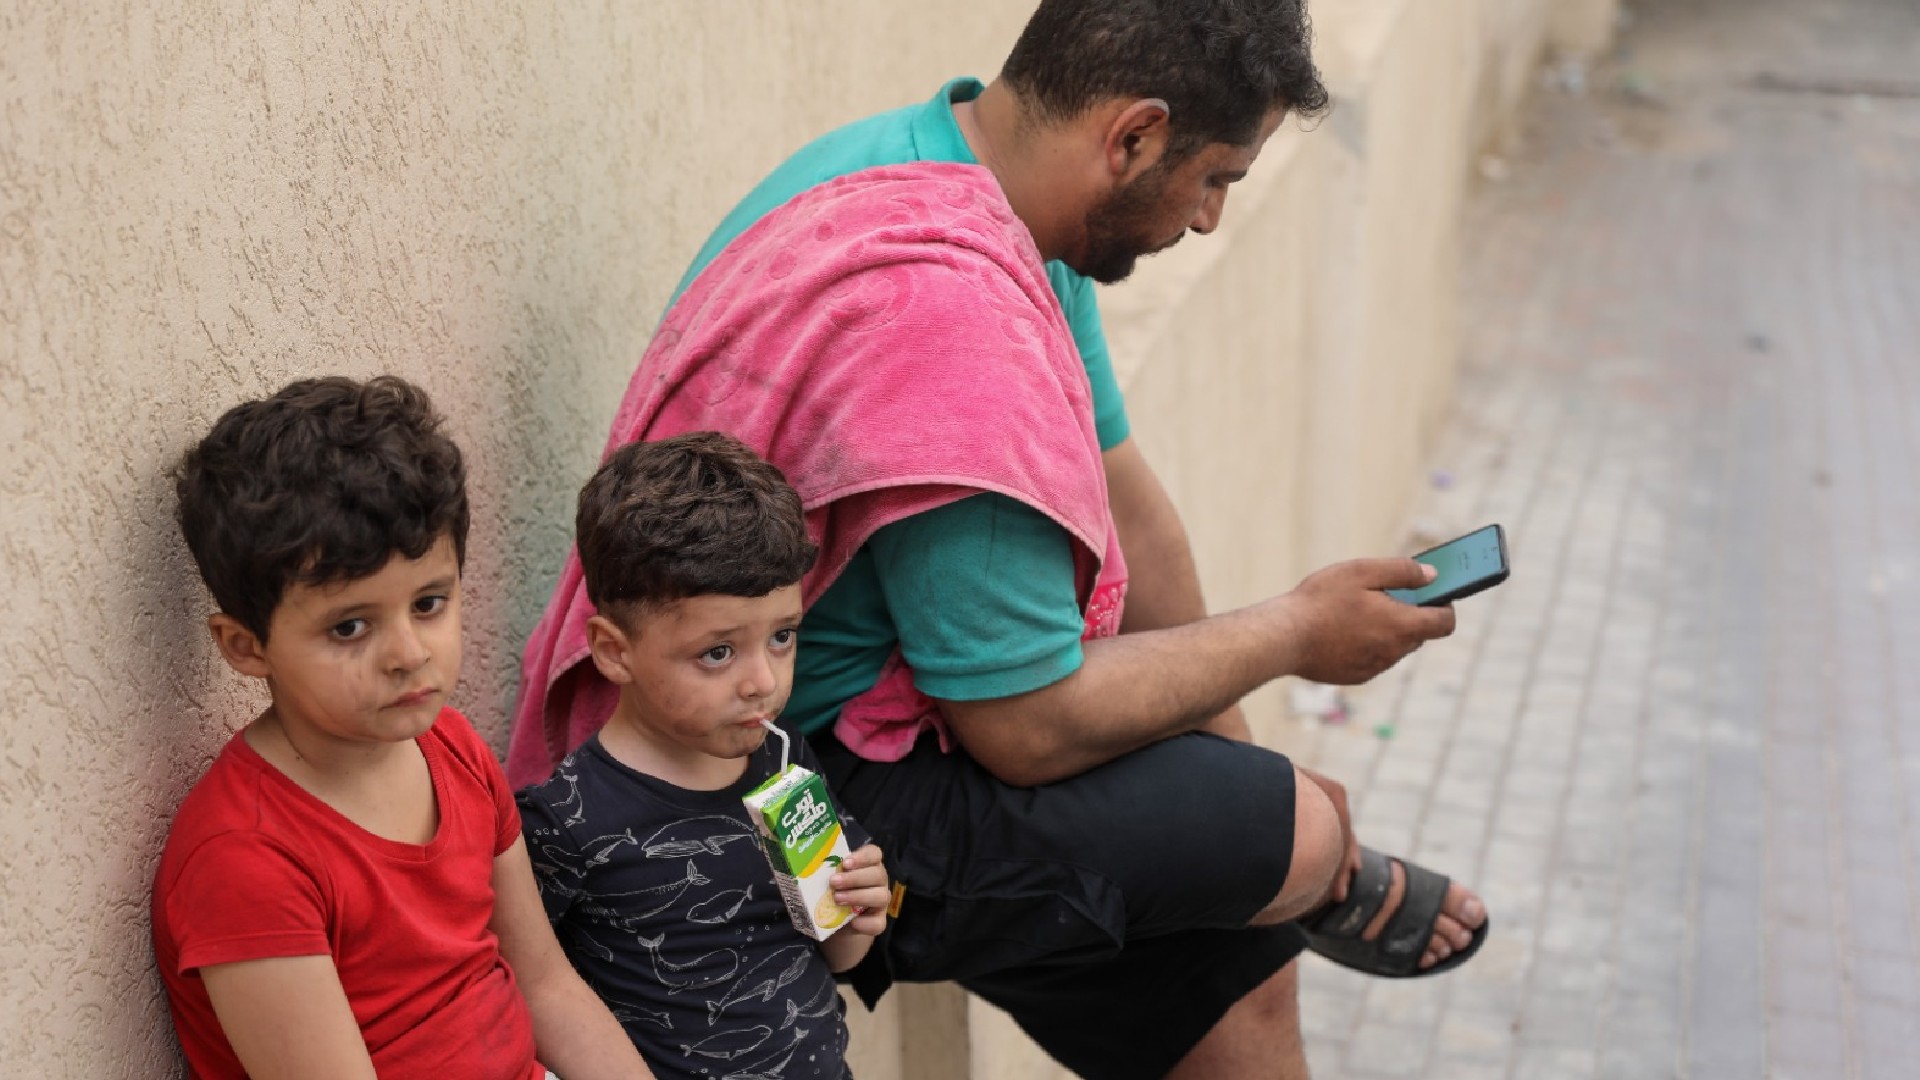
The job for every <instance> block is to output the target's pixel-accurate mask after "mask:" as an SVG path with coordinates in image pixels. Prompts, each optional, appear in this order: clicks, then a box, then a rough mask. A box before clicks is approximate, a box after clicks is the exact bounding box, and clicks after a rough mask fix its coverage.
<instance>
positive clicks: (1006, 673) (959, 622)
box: [867, 494, 1086, 701]
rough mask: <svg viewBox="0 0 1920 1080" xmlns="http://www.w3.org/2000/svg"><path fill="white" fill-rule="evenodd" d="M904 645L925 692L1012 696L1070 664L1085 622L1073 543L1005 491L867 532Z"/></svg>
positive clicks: (1050, 679)
mask: <svg viewBox="0 0 1920 1080" xmlns="http://www.w3.org/2000/svg"><path fill="white" fill-rule="evenodd" d="M867 543H868V547H869V549H870V550H871V551H872V552H873V554H874V561H875V566H876V569H877V570H878V573H879V579H880V587H881V591H882V593H883V594H884V595H885V597H886V604H887V610H888V612H889V614H890V615H891V616H892V619H893V623H894V627H895V629H896V631H897V632H898V634H899V641H900V653H901V656H902V657H904V658H905V659H906V661H907V664H908V666H909V667H911V668H912V669H913V673H914V684H915V685H916V686H918V687H919V688H920V690H921V692H922V693H925V694H927V695H929V696H931V697H936V698H943V699H945V700H948V701H982V700H987V699H990V698H1002V697H1012V696H1014V695H1016V694H1024V693H1027V692H1028V691H1031V690H1038V689H1040V688H1041V687H1043V686H1048V685H1050V684H1052V683H1055V682H1058V681H1060V680H1061V679H1064V678H1066V677H1067V676H1068V675H1071V674H1073V672H1074V671H1076V670H1078V669H1079V667H1080V662H1081V652H1080V635H1081V632H1082V630H1083V629H1084V627H1085V625H1086V624H1085V620H1084V618H1083V617H1082V615H1081V613H1080V604H1079V600H1078V598H1077V596H1076V594H1075V589H1074V569H1073V547H1072V544H1073V541H1072V540H1071V538H1070V537H1069V536H1068V535H1067V531H1066V530H1065V529H1063V528H1061V527H1060V526H1059V525H1058V524H1056V523H1055V522H1054V521H1053V520H1052V519H1051V518H1048V517H1047V516H1046V515H1044V514H1042V513H1040V512H1039V511H1038V510H1035V509H1033V508H1032V507H1030V506H1027V505H1026V504H1025V503H1022V502H1020V501H1019V500H1017V499H1012V498H1009V497H1007V496H1004V495H995V494H982V495H974V496H971V497H969V498H965V499H962V500H960V501H959V502H955V503H950V504H948V505H946V506H943V507H940V508H939V509H937V510H930V511H927V512H926V513H921V514H915V515H914V516H913V517H910V518H908V519H906V520H904V521H899V522H895V523H894V524H892V525H889V526H887V527H885V528H883V529H881V530H880V531H878V532H876V533H874V534H873V537H872V538H871V539H870V540H868V542H867Z"/></svg>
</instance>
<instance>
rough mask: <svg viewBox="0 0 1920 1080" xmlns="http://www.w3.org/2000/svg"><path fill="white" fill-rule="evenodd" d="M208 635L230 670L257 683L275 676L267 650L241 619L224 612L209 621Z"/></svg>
mask: <svg viewBox="0 0 1920 1080" xmlns="http://www.w3.org/2000/svg"><path fill="white" fill-rule="evenodd" d="M207 631H208V632H209V633H211V634H212V635H213V646H214V648H216V649H219V650H220V656H221V658H222V659H224V660H225V661H226V662H227V666H228V667H230V668H232V669H233V670H235V671H237V672H239V673H240V674H242V675H250V676H252V677H253V678H256V679H264V678H266V677H267V676H269V675H271V674H273V672H272V670H271V669H270V668H269V667H268V665H267V650H266V647H265V646H264V645H263V644H261V641H260V638H259V637H258V636H257V635H255V634H254V632H253V631H251V630H249V629H247V628H246V626H244V625H243V624H242V623H241V622H240V620H239V619H236V618H234V617H233V616H231V615H229V614H227V613H226V612H224V611H222V612H218V613H216V614H214V615H213V616H212V617H210V618H208V619H207Z"/></svg>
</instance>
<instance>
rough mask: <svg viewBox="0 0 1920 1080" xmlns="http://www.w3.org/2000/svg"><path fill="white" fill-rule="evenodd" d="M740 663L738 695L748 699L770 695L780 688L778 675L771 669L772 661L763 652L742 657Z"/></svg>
mask: <svg viewBox="0 0 1920 1080" xmlns="http://www.w3.org/2000/svg"><path fill="white" fill-rule="evenodd" d="M742 659H743V660H744V661H745V663H743V664H741V665H740V696H741V697H743V698H746V699H748V700H752V699H754V698H763V697H770V696H771V695H772V694H773V692H774V691H775V690H777V689H779V688H780V680H779V676H778V675H777V674H776V673H775V672H774V670H773V661H772V659H771V658H769V657H768V656H767V654H766V653H765V652H756V653H753V654H752V655H750V656H746V657H743V658H742Z"/></svg>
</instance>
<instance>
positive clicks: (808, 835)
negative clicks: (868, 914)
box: [744, 765, 853, 941]
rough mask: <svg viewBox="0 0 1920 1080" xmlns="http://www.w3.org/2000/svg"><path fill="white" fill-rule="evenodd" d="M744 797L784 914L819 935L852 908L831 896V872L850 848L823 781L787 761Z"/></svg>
mask: <svg viewBox="0 0 1920 1080" xmlns="http://www.w3.org/2000/svg"><path fill="white" fill-rule="evenodd" d="M744 801H745V802H746V805H747V810H748V812H749V813H750V814H751V815H752V818H753V825H754V828H755V829H756V830H757V831H758V832H759V834H760V846H761V847H762V848H764V849H765V850H766V853H767V862H768V863H769V864H770V865H771V866H772V867H773V880H774V882H775V883H776V884H778V885H779V886H780V896H781V899H783V900H785V901H786V904H787V915H788V917H789V918H791V919H792V920H793V925H794V926H795V928H797V929H798V930H799V931H800V932H801V933H803V934H806V935H807V936H808V937H811V938H813V939H815V940H817V941H823V940H825V939H826V938H828V937H829V936H831V935H832V934H833V932H834V931H835V930H837V929H839V928H840V927H842V926H844V925H846V922H847V920H848V919H850V918H852V917H853V909H852V908H849V907H846V906H845V905H843V904H841V903H840V902H839V901H837V900H835V899H834V898H833V886H832V884H831V882H832V879H833V872H834V871H835V870H836V869H838V868H839V866H840V863H841V862H842V861H844V860H845V859H846V858H847V856H848V855H850V854H852V853H851V852H850V851H849V850H848V848H847V838H846V835H845V834H844V833H843V832H842V830H841V828H840V815H839V814H838V813H837V812H836V811H835V810H834V806H833V797H832V796H831V795H829V794H828V793H827V782H826V781H825V780H824V779H822V778H821V777H820V776H819V775H817V774H816V773H814V772H813V771H812V770H810V769H803V768H801V767H800V766H798V765H789V766H788V767H787V768H786V769H784V770H782V771H781V772H780V773H779V774H778V775H776V776H774V777H773V778H772V779H770V780H768V781H767V782H766V783H764V784H761V785H760V786H759V787H757V788H754V789H753V790H752V791H750V792H748V793H747V795H746V798H745V800H744Z"/></svg>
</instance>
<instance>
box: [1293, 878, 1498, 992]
mask: <svg viewBox="0 0 1920 1080" xmlns="http://www.w3.org/2000/svg"><path fill="white" fill-rule="evenodd" d="M1394 863H1399V864H1400V866H1401V868H1402V869H1403V870H1404V871H1405V872H1406V876H1407V887H1406V892H1405V893H1403V894H1402V895H1401V898H1400V907H1399V908H1398V909H1397V910H1395V911H1394V913H1393V917H1392V918H1390V919H1388V920H1387V926H1386V929H1384V930H1382V931H1381V932H1380V936H1379V937H1377V938H1375V939H1374V940H1372V941H1367V940H1365V939H1364V938H1362V937H1361V936H1360V935H1361V933H1362V932H1363V931H1365V930H1366V928H1367V925H1368V924H1369V923H1371V922H1373V920H1374V917H1375V916H1377V915H1379V914H1380V909H1381V908H1382V907H1384V906H1385V905H1386V902H1387V893H1388V892H1389V891H1390V890H1391V889H1392V888H1393V864H1394ZM1447 884H1448V879H1447V876H1446V875H1445V874H1436V873H1434V872H1433V871H1432V870H1429V869H1427V868H1426V867H1424V866H1420V865H1418V864H1416V863H1411V862H1408V861H1407V860H1405V859H1396V858H1393V857H1392V856H1389V855H1382V854H1381V853H1380V852H1378V851H1375V850H1373V849H1372V848H1361V849H1360V870H1359V872H1358V873H1356V874H1354V875H1353V881H1352V882H1351V883H1349V884H1348V885H1347V898H1346V899H1345V900H1342V901H1340V902H1339V903H1337V904H1329V905H1328V906H1327V907H1325V908H1323V909H1321V910H1320V911H1319V912H1318V913H1317V914H1314V915H1309V916H1308V917H1306V918H1304V919H1302V920H1300V928H1301V929H1302V930H1305V931H1306V932H1307V947H1308V948H1310V949H1312V950H1313V951H1314V952H1317V953H1319V954H1320V955H1321V956H1324V957H1326V958H1327V959H1329V960H1331V961H1333V962H1334V963H1336V964H1339V965H1341V966H1343V967H1350V968H1352V969H1353V970H1355V971H1363V972H1365V973H1367V974H1368V975H1378V976H1381V977H1382V978H1388V979H1414V978H1420V977H1422V976H1426V975H1438V974H1440V973H1441V972H1443V971H1451V970H1453V969H1454V968H1457V967H1459V966H1460V965H1461V964H1464V963H1466V962H1467V960H1468V959H1469V958H1470V957H1472V956H1473V954H1474V953H1476V952H1479V951H1480V945H1481V943H1482V942H1484V941H1486V940H1487V928H1488V927H1489V926H1491V925H1492V923H1493V920H1492V919H1488V920H1486V921H1484V922H1482V923H1481V924H1480V926H1479V927H1478V928H1477V929H1475V930H1474V932H1473V940H1472V941H1471V942H1469V943H1468V944H1467V947H1466V948H1464V949H1461V950H1460V951H1459V952H1456V953H1454V954H1453V955H1451V956H1449V957H1447V958H1446V959H1445V960H1442V961H1440V962H1439V963H1437V964H1435V965H1433V966H1432V967H1430V968H1425V969H1422V968H1421V967H1420V957H1421V955H1422V954H1424V953H1425V952H1426V951H1427V942H1428V941H1430V940H1432V938H1433V924H1434V921H1435V920H1436V919H1438V918H1439V917H1440V905H1441V904H1442V903H1444V902H1445V901H1446V898H1447Z"/></svg>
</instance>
